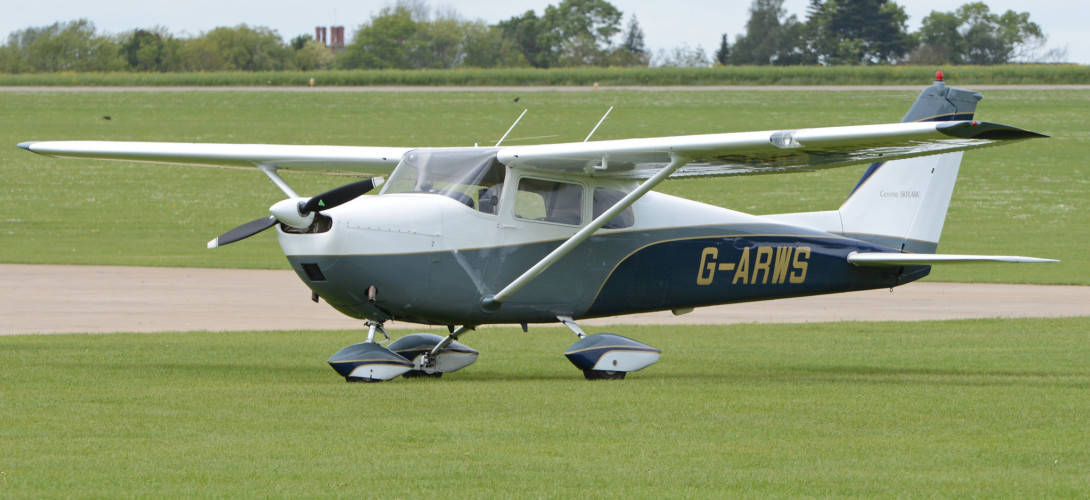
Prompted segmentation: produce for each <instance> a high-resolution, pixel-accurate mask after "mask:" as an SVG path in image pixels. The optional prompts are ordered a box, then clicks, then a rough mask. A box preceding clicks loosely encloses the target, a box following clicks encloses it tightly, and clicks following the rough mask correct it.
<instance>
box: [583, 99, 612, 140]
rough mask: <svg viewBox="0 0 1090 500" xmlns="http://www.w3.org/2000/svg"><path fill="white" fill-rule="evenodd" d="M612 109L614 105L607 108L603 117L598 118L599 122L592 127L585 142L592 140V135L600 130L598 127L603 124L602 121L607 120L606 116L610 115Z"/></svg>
mask: <svg viewBox="0 0 1090 500" xmlns="http://www.w3.org/2000/svg"><path fill="white" fill-rule="evenodd" d="M612 111H613V106H610V107H609V109H607V110H606V114H604V115H602V119H600V120H598V123H597V124H595V125H594V128H592V129H590V133H589V134H587V138H586V139H583V142H587V141H589V140H590V136H592V135H594V133H595V132H597V131H598V127H601V126H602V122H604V121H606V117H607V116H609V113H610V112H612Z"/></svg>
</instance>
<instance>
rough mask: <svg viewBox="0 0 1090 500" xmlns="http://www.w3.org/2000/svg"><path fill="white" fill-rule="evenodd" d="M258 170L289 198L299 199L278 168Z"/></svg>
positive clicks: (260, 167)
mask: <svg viewBox="0 0 1090 500" xmlns="http://www.w3.org/2000/svg"><path fill="white" fill-rule="evenodd" d="M257 168H259V169H261V171H262V172H264V173H265V175H267V176H269V180H271V181H273V184H276V187H278V188H280V190H281V191H283V192H284V194H286V195H288V198H293V199H294V198H298V197H299V195H298V194H297V193H296V192H295V190H294V189H292V188H291V186H289V185H288V183H287V182H284V179H283V178H281V177H280V174H278V173H276V170H277V169H276V167H270V166H268V165H262V164H260V163H259V164H257ZM209 248H211V247H209Z"/></svg>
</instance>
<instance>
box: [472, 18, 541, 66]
mask: <svg viewBox="0 0 1090 500" xmlns="http://www.w3.org/2000/svg"><path fill="white" fill-rule="evenodd" d="M463 32H464V40H463V44H462V50H463V51H464V52H465V55H464V58H463V59H462V65H463V66H468V67H471V68H493V67H518V66H529V64H530V63H529V62H528V61H527V60H526V57H525V56H523V55H522V52H521V51H519V49H518V47H517V46H516V45H515V43H514V41H513V40H511V39H508V38H505V37H504V36H503V30H502V29H500V27H499V26H489V25H488V24H485V23H484V21H473V22H470V23H467V24H466V25H465V27H464V31H463Z"/></svg>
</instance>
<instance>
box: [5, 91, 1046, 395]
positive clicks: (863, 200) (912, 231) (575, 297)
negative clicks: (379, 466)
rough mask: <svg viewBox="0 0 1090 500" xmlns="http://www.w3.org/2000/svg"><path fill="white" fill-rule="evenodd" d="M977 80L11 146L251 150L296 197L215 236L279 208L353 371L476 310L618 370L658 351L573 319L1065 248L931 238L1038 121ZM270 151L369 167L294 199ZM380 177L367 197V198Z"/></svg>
mask: <svg viewBox="0 0 1090 500" xmlns="http://www.w3.org/2000/svg"><path fill="white" fill-rule="evenodd" d="M980 99H981V95H980V94H979V93H976V92H972V91H969V90H963V89H958V88H953V87H948V86H946V85H945V83H944V82H943V81H942V76H941V72H940V73H939V74H938V75H937V78H936V81H935V83H934V84H932V85H930V86H928V87H926V88H925V89H924V90H923V92H922V93H921V94H920V96H919V98H918V99H917V100H916V101H915V103H914V104H913V105H912V107H911V108H910V109H909V111H908V113H907V114H906V115H905V116H904V119H903V120H901V122H900V123H888V124H879V125H860V126H842V127H827V128H808V129H784V130H772V131H762V132H739V133H721V134H707V135H687V136H676V137H655V138H641V139H623V140H603V141H589V140H587V141H584V142H574V143H563V144H542V145H522V146H503V145H501V143H502V141H503V139H501V140H500V143H497V144H496V145H495V146H494V147H453V148H452V147H443V148H428V147H421V148H400V147H346V146H290V145H265V144H192V143H162V142H105V141H52V142H24V143H21V144H19V147H21V148H23V149H26V150H29V151H32V152H35V153H39V154H43V155H47V156H55V157H70V158H94V159H113V160H126V161H143V162H157V163H181V164H201V165H226V166H249V167H256V168H257V169H259V170H260V171H261V172H263V173H264V174H265V175H266V176H268V178H269V179H270V180H272V182H273V183H275V184H276V185H277V186H278V187H279V188H280V189H281V190H282V191H283V192H284V194H285V195H286V196H287V198H286V199H284V200H281V201H278V202H276V203H274V204H273V205H272V206H271V207H270V208H269V212H270V215H268V216H266V217H262V218H260V219H257V220H254V221H252V222H248V223H246V224H243V225H241V226H239V227H237V228H235V229H232V230H230V231H227V232H226V233H224V234H222V235H220V236H219V237H218V238H215V239H213V240H212V241H210V242H209V243H208V247H209V248H216V247H218V246H222V245H226V244H229V243H233V242H236V241H238V240H241V239H244V238H246V237H249V236H252V235H254V234H256V233H258V232H261V231H263V230H265V229H268V228H271V227H274V226H275V227H276V232H277V236H278V238H279V242H280V246H281V248H282V249H283V251H284V253H285V255H286V256H287V258H288V262H289V263H290V264H291V267H292V268H293V269H294V270H295V272H296V273H297V274H298V275H299V277H300V278H301V279H302V280H303V282H304V283H305V284H306V285H307V286H308V287H310V289H311V290H312V299H313V300H315V301H317V300H318V299H319V298H321V299H324V300H326V301H327V302H328V303H329V304H330V305H332V306H333V307H334V308H336V309H337V310H339V311H341V312H342V313H344V314H346V315H348V316H351V317H353V318H359V319H361V320H365V326H366V327H367V329H368V332H367V337H366V341H364V342H362V343H359V344H355V345H351V346H348V347H346V348H344V349H342V350H341V351H340V352H338V353H336V354H334V355H333V356H332V357H331V358H330V359H329V364H330V365H331V366H332V367H333V368H334V369H335V370H336V371H337V372H338V373H339V374H341V375H342V376H344V377H345V378H346V379H347V380H349V381H381V380H389V379H392V378H395V377H398V376H400V375H405V376H439V375H441V374H442V373H445V372H452V371H455V370H458V369H461V368H464V367H466V366H468V365H470V364H471V363H473V362H474V361H475V360H476V359H477V355H478V352H477V351H476V350H473V349H471V348H469V347H467V346H465V345H463V344H462V343H460V342H458V340H459V338H460V337H461V336H462V335H463V334H465V333H466V332H468V331H471V330H473V329H474V328H475V327H477V326H479V325H484V324H493V323H520V324H521V325H522V326H523V329H525V328H526V327H527V324H529V323H551V322H559V323H561V324H563V325H565V326H566V327H568V328H569V329H571V330H572V332H574V333H575V334H576V335H577V336H578V337H579V340H578V341H577V342H575V344H573V345H572V346H571V347H570V348H569V349H568V350H567V352H565V354H566V356H567V357H568V359H569V360H570V361H571V362H572V363H573V364H574V365H575V366H576V367H577V368H579V369H581V370H583V373H584V375H585V376H586V378H588V379H609V378H623V377H624V375H625V374H626V373H628V372H631V371H636V370H640V369H643V368H645V367H647V366H650V365H651V364H653V363H655V362H656V361H658V359H659V354H660V351H659V350H658V349H656V348H654V347H651V346H649V345H646V344H644V343H642V342H639V341H637V340H634V339H630V338H627V337H623V336H620V335H616V334H612V333H597V334H593V335H587V334H586V333H584V332H583V330H582V329H581V328H580V327H579V326H578V324H577V323H576V320H579V319H583V318H594V317H602V316H614V315H621V314H630V313H639V312H647V311H663V310H672V311H674V313H675V314H682V313H685V312H688V311H690V310H692V309H693V308H695V307H701V306H709V305H714V304H725V303H733V302H745V301H754V300H767V299H777V298H784V297H798V296H803V295H816V294H826V293H837V292H847V291H852V290H865V289H874V288H891V287H895V286H898V285H903V284H905V283H908V282H911V281H915V280H917V279H920V278H922V277H924V276H926V275H927V274H928V273H929V272H930V271H931V266H932V265H935V264H942V263H947V262H1056V261H1054V260H1049V259H1037V258H1031V257H1018V256H988V255H944V254H938V253H936V248H937V246H938V242H939V235H940V234H941V232H942V226H943V221H944V219H945V218H946V211H947V207H948V206H949V202H950V197H951V194H952V193H953V189H954V182H955V181H956V179H957V175H958V166H959V164H960V163H961V157H962V154H963V151H965V150H969V149H974V148H980V147H985V146H991V145H996V144H1005V143H1010V142H1015V141H1018V140H1022V139H1029V138H1035V137H1047V136H1044V135H1042V134H1038V133H1035V132H1030V131H1027V130H1022V129H1019V128H1016V127H1011V126H1007V125H1001V124H996V123H988V122H978V121H974V119H973V114H974V112H975V110H976V106H977V102H978V101H979V100H980ZM600 123H601V122H599V124H600ZM516 124H517V121H516ZM512 127H513V126H512ZM508 133H510V130H508ZM592 134H593V131H592ZM505 137H506V135H505ZM589 138H590V137H589V136H588V139H589ZM860 163H870V166H869V167H868V168H867V169H866V171H865V172H864V173H863V177H862V178H861V179H859V182H858V183H857V184H856V185H855V187H854V188H853V189H852V190H851V191H850V193H849V195H848V198H847V200H846V201H844V203H843V204H842V205H841V206H840V207H839V208H837V209H835V210H825V211H817V212H804V213H789V214H776V215H763V216H757V215H750V214H747V213H742V212H738V211H734V210H729V209H726V208H720V207H716V206H711V205H707V204H704V203H698V202H695V201H690V200H686V199H683V198H678V197H675V196H669V195H666V194H662V193H656V192H654V191H652V189H653V188H654V187H655V186H657V185H658V184H659V183H660V182H662V181H663V180H665V179H667V178H671V177H673V178H679V177H691V176H702V177H714V176H732V175H751V174H779V173H788V172H799V171H813V170H818V169H825V168H833V167H842V166H846V165H854V164H860ZM280 169H301V170H321V171H348V172H354V173H357V174H362V175H368V176H376V177H371V178H367V179H365V180H362V181H358V182H354V183H351V184H348V185H345V186H341V187H338V188H336V189H333V190H330V191H328V192H325V193H322V194H319V195H317V196H313V197H305V196H301V195H299V194H297V193H296V192H295V191H294V190H292V188H291V187H290V186H288V184H287V183H286V182H284V180H283V179H282V178H281V177H280V176H279V175H278V174H277V171H278V170H280ZM379 176H381V177H379ZM387 176H388V180H386V181H385V182H383V179H385V178H386V177H387ZM380 185H381V187H382V189H381V192H379V193H378V196H362V195H363V194H365V193H367V192H369V191H371V190H372V189H374V188H375V187H378V186H380ZM393 319H396V320H398V321H407V322H414V323H423V324H430V325H446V326H447V328H448V333H449V334H448V335H446V336H445V337H444V336H439V335H434V334H429V333H415V334H410V335H407V336H405V337H402V338H400V339H397V340H396V341H393V342H391V343H389V344H388V345H385V346H384V345H382V344H383V343H384V342H378V341H376V338H375V337H376V333H381V334H382V335H383V336H384V337H385V339H386V340H389V336H388V335H387V333H386V331H385V329H384V328H383V324H384V323H385V322H386V321H388V320H393Z"/></svg>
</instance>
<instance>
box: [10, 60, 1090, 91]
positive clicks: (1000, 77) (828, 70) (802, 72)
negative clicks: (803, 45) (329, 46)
mask: <svg viewBox="0 0 1090 500" xmlns="http://www.w3.org/2000/svg"><path fill="white" fill-rule="evenodd" d="M936 69H937V68H935V67H930V66H836V67H828V66H788V67H770V66H725V67H714V68H560V69H532V68H525V69H523V68H514V69H512V68H507V69H455V70H360V71H346V70H324V71H310V72H301V71H282V72H214V73H38V74H14V75H12V74H0V86H197V87H199V86H274V87H287V86H306V85H308V84H309V82H310V79H311V78H313V79H314V80H315V83H316V84H317V85H319V86H380V85H393V86H401V85H408V86H448V85H449V86H493V85H498V86H522V85H535V86H539V85H540V86H562V85H563V86H584V85H593V84H595V83H598V84H599V85H603V86H635V85H648V86H666V85H692V86H706V85H896V84H907V85H916V84H919V83H920V82H921V81H928V80H930V79H931V78H932V77H933V75H934V73H935V70H936ZM941 69H943V71H944V72H945V73H946V77H947V79H949V80H952V81H956V82H958V84H959V85H967V84H1033V83H1040V84H1088V83H1090V66H1082V65H1007V66H951V67H945V68H941Z"/></svg>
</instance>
